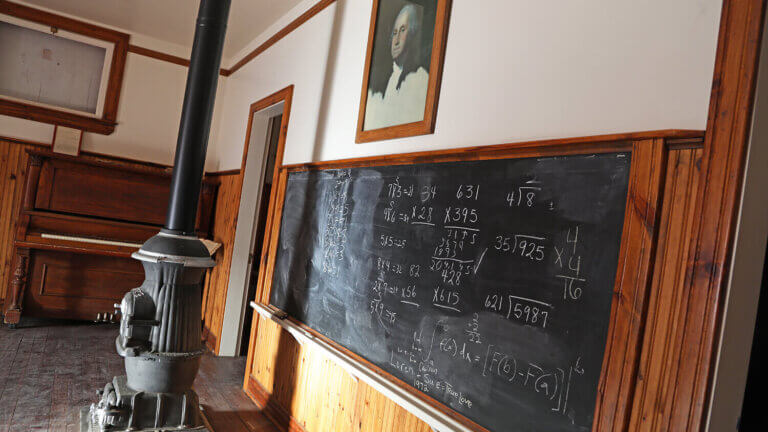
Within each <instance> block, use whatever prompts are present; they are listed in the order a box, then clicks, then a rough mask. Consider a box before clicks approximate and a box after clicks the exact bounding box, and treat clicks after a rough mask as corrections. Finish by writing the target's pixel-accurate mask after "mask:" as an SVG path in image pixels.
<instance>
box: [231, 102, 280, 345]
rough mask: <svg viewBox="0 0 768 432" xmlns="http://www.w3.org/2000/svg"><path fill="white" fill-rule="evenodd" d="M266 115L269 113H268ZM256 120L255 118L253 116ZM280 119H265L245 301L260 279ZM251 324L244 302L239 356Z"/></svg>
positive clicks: (251, 316) (251, 314) (251, 317)
mask: <svg viewBox="0 0 768 432" xmlns="http://www.w3.org/2000/svg"><path fill="white" fill-rule="evenodd" d="M267 115H269V113H267ZM254 121H256V119H254ZM282 122H283V113H282V110H281V111H280V113H279V114H273V115H271V116H270V117H268V119H267V133H266V137H265V140H266V143H265V149H266V150H267V151H266V155H265V163H264V170H263V175H262V181H261V185H262V186H261V190H260V191H259V192H258V195H259V197H258V204H257V207H256V219H255V220H254V231H253V243H252V246H251V250H250V251H249V253H248V267H249V270H248V273H249V274H248V278H247V279H246V280H247V284H248V289H247V290H246V291H247V295H246V297H245V298H246V300H247V301H250V300H252V299H254V298H255V297H256V288H257V286H258V281H259V270H260V264H261V260H259V259H258V257H260V256H261V249H262V247H263V245H264V238H265V231H266V227H267V214H268V211H269V203H270V199H271V197H272V190H273V188H272V181H273V179H274V177H275V175H274V173H275V159H276V158H277V148H278V143H279V142H280V135H281V128H280V126H281V124H282ZM252 323H253V309H252V308H250V307H248V305H246V308H245V317H244V318H243V325H242V329H243V332H242V336H241V339H240V355H247V354H248V341H249V340H250V337H251V324H252Z"/></svg>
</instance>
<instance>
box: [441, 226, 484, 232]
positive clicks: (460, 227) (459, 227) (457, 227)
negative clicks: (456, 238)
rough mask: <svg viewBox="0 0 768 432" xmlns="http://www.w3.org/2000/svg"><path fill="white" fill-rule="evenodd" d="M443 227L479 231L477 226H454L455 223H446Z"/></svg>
mask: <svg viewBox="0 0 768 432" xmlns="http://www.w3.org/2000/svg"><path fill="white" fill-rule="evenodd" d="M443 228H452V229H460V230H466V231H480V230H479V229H477V228H467V227H463V226H456V225H446V226H444V227H443Z"/></svg>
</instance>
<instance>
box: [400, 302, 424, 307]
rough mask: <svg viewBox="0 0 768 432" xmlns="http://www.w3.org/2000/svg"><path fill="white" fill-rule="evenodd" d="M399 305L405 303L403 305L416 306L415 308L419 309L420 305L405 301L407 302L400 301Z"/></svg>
mask: <svg viewBox="0 0 768 432" xmlns="http://www.w3.org/2000/svg"><path fill="white" fill-rule="evenodd" d="M400 303H405V304H407V305H411V306H416V307H421V305H420V304H418V303H414V302H409V301H407V300H400Z"/></svg>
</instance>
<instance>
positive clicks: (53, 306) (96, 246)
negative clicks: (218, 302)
mask: <svg viewBox="0 0 768 432" xmlns="http://www.w3.org/2000/svg"><path fill="white" fill-rule="evenodd" d="M28 153H29V165H28V166H27V175H26V179H25V183H24V194H23V198H22V205H21V207H20V210H19V211H20V213H19V218H18V224H17V227H16V234H15V238H14V257H13V265H12V269H13V270H12V271H13V273H12V275H11V278H10V286H9V287H8V291H7V292H8V298H7V301H6V302H5V304H6V306H5V310H4V321H5V323H7V324H12V325H14V324H16V323H18V322H19V319H20V317H21V316H22V314H23V315H24V316H30V317H51V318H65V319H77V320H105V321H109V320H112V319H114V317H113V315H112V314H113V313H114V309H115V308H114V304H115V303H119V302H120V300H121V299H122V297H123V295H124V294H125V293H126V292H127V291H128V290H130V289H131V288H135V287H137V286H139V285H141V283H142V282H143V280H144V271H143V269H142V266H141V264H140V263H139V262H138V261H136V260H134V259H132V258H131V257H130V256H131V253H133V252H135V251H136V250H137V249H138V248H139V247H140V246H141V244H142V243H143V242H144V241H145V240H147V239H148V238H150V237H152V236H153V235H154V234H156V233H157V231H158V230H159V229H160V228H161V227H162V225H163V223H164V222H165V214H166V209H167V203H168V196H169V193H170V183H171V169H170V168H163V167H160V166H155V165H149V164H141V163H132V162H126V161H122V160H115V159H107V158H100V157H94V156H78V157H71V156H66V155H61V154H57V153H53V152H50V151H45V150H28ZM215 197H216V185H215V184H214V183H213V182H210V181H208V180H204V181H203V188H202V192H201V197H200V201H199V205H198V218H197V226H196V231H197V235H198V236H200V237H201V238H208V237H209V235H210V232H211V215H212V209H213V206H214V201H215Z"/></svg>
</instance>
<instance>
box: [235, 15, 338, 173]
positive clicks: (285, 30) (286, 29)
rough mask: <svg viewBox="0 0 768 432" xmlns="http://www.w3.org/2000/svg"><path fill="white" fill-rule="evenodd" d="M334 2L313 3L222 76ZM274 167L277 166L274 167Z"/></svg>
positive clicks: (244, 63) (254, 56) (242, 64)
mask: <svg viewBox="0 0 768 432" xmlns="http://www.w3.org/2000/svg"><path fill="white" fill-rule="evenodd" d="M335 1H336V0H320V1H318V2H317V3H315V5H314V6H312V7H311V8H309V9H308V10H307V11H306V12H304V13H303V14H301V15H300V16H299V17H298V18H296V19H295V20H293V21H291V22H290V23H289V24H288V25H287V26H285V27H283V28H282V29H280V31H278V32H277V33H275V34H274V36H272V37H270V38H269V39H267V40H266V41H265V42H264V43H263V44H261V45H259V46H258V47H256V48H255V49H254V50H253V51H251V52H249V53H248V54H246V55H245V57H243V58H242V59H240V61H238V62H237V63H235V64H234V65H233V66H232V67H231V68H229V70H228V71H227V74H226V75H224V76H229V75H232V74H233V73H235V72H237V71H238V70H240V68H242V67H243V66H245V65H246V64H248V62H250V61H251V60H253V59H255V58H256V56H258V55H259V54H261V53H263V52H264V51H266V50H267V49H268V48H269V47H271V46H272V45H274V44H276V43H277V42H279V41H280V39H282V38H284V37H286V36H288V35H289V34H290V33H291V32H293V31H294V30H296V29H297V28H299V27H300V26H301V25H302V24H304V23H305V22H307V21H309V19H310V18H312V17H314V16H315V15H317V14H319V13H320V12H322V11H323V10H325V8H327V7H328V6H330V5H331V4H332V3H334V2H335ZM275 166H278V165H275Z"/></svg>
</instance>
